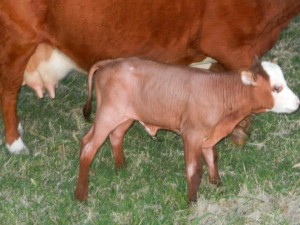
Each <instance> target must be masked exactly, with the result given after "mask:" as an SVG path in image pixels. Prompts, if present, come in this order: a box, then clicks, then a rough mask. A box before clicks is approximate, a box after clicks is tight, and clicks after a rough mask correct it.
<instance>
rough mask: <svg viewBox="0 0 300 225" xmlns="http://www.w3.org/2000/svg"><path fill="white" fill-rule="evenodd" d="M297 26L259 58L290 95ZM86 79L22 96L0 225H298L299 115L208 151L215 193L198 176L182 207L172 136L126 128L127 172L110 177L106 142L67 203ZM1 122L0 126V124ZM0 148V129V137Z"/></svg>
mask: <svg viewBox="0 0 300 225" xmlns="http://www.w3.org/2000/svg"><path fill="white" fill-rule="evenodd" d="M299 27H300V17H297V18H295V19H294V20H293V23H292V24H291V25H290V26H289V29H288V30H286V31H285V32H284V33H283V34H282V36H281V40H280V41H279V42H278V44H277V45H276V46H275V47H274V48H273V49H272V51H270V52H269V53H268V54H267V55H266V56H265V59H268V60H273V61H275V62H278V63H279V64H280V65H281V66H282V68H283V70H284V71H285V75H286V79H287V81H288V83H289V85H290V87H291V88H292V89H293V90H294V91H295V92H296V93H298V94H299V93H300V85H299V83H300V79H299V74H300V54H299V53H300V28H299ZM85 100H86V78H85V77H84V76H80V75H78V74H72V75H71V76H68V77H67V79H65V80H64V81H63V82H62V83H61V85H60V88H59V89H58V90H57V97H56V99H55V100H49V99H48V98H46V99H44V100H38V99H37V98H36V97H35V95H34V93H33V92H32V91H31V90H29V89H28V88H23V89H22V91H21V93H20V97H19V105H18V112H19V116H20V118H21V123H22V124H23V127H24V129H25V133H24V135H23V139H24V140H25V142H26V143H27V145H28V147H29V148H30V149H31V155H22V156H11V155H9V154H8V153H7V151H6V149H5V146H4V144H2V146H1V151H0V221H1V222H0V224H283V225H284V224H300V222H299V221H300V168H293V165H295V164H296V163H299V162H300V114H299V112H297V113H295V114H293V115H276V114H272V113H269V114H264V115H259V116H256V117H255V124H254V126H253V128H252V135H251V137H250V140H249V141H248V142H247V145H246V146H245V147H244V148H243V149H239V148H237V147H235V146H233V145H232V144H231V143H230V141H229V140H227V139H225V140H224V141H222V142H221V143H220V144H219V145H218V153H219V171H220V174H221V179H222V185H221V186H220V187H218V188H216V187H214V186H212V185H210V184H209V183H208V181H207V175H206V174H205V175H204V177H203V179H202V184H201V186H200V188H199V192H198V193H199V197H198V199H199V200H198V202H197V203H195V204H194V205H192V206H191V207H187V205H186V192H187V187H186V180H185V175H184V159H183V150H182V142H181V139H180V137H178V136H177V135H175V134H173V133H170V132H159V133H158V140H152V139H151V138H150V137H149V136H148V134H147V133H146V132H145V131H143V128H142V127H141V126H140V125H138V124H136V125H134V127H133V128H132V129H131V130H130V131H129V132H128V134H127V135H126V138H125V144H124V148H125V155H126V159H127V167H126V168H125V169H123V170H121V171H116V170H115V169H114V164H113V159H112V155H111V150H110V146H109V143H107V142H106V143H105V144H104V146H103V147H102V148H101V150H100V151H99V152H98V154H97V155H96V157H95V160H94V162H93V164H92V166H91V170H90V185H89V187H90V190H89V199H88V202H86V203H79V202H78V201H76V200H75V199H74V197H73V191H74V189H75V186H76V182H77V176H78V159H79V148H80V140H81V138H82V136H83V135H84V134H85V133H86V132H87V130H88V129H89V127H90V126H91V124H89V123H86V122H85V121H84V119H83V117H82V114H81V107H82V105H83V103H84V102H85ZM1 123H2V122H1ZM0 132H1V133H0V135H1V138H2V139H1V141H2V142H3V141H4V140H3V130H1V131H0Z"/></svg>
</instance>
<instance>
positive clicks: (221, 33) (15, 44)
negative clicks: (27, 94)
mask: <svg viewBox="0 0 300 225" xmlns="http://www.w3.org/2000/svg"><path fill="white" fill-rule="evenodd" d="M299 12H300V1H299V0H285V1H282V0H252V1H250V0H215V1H209V0H177V1H173V0H164V1H161V0H152V1H148V0H122V1H107V0H98V1H94V0H64V1H56V0H35V1H32V0H22V1H12V0H1V1H0V30H1V35H0V62H1V66H0V99H1V107H0V108H1V113H2V117H3V123H4V127H5V139H6V143H7V148H8V150H9V151H10V152H11V153H14V154H18V153H20V152H22V150H23V149H25V144H24V143H23V141H22V139H21V138H20V135H19V132H18V129H17V128H18V124H19V120H18V116H17V110H16V103H17V96H18V93H19V90H20V87H21V85H22V81H23V74H24V70H25V67H26V65H27V63H28V60H29V58H30V57H31V55H32V54H33V53H34V51H35V49H36V47H37V46H38V44H39V43H42V42H45V43H48V44H50V45H52V46H54V47H56V48H58V49H60V50H61V51H62V52H64V53H65V54H66V55H68V56H69V57H70V58H71V59H72V60H73V61H74V62H75V63H76V64H78V65H79V66H80V67H81V68H82V69H84V70H88V69H89V68H90V66H92V65H93V63H95V62H96V61H99V60H102V59H105V58H118V57H128V56H141V57H145V58H149V59H153V60H156V61H160V62H165V63H174V64H175V63H177V64H190V63H192V62H197V61H201V60H203V59H204V58H205V57H207V56H210V57H212V58H214V59H216V60H217V61H218V62H219V63H220V64H222V65H223V66H224V67H225V68H226V69H231V70H239V69H241V68H250V67H251V61H252V58H253V56H254V55H257V56H261V55H263V54H264V53H265V52H266V51H268V50H269V49H270V48H271V47H272V46H273V45H274V44H275V43H276V41H277V39H278V37H279V35H280V32H281V31H282V30H283V29H284V28H285V27H286V26H287V24H288V23H289V21H290V20H291V19H292V18H293V17H294V16H295V15H297V14H298V13H299Z"/></svg>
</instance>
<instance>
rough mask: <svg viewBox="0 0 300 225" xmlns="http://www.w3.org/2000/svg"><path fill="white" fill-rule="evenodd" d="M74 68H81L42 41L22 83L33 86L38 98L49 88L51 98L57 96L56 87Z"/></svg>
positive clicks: (29, 63) (27, 67)
mask: <svg viewBox="0 0 300 225" xmlns="http://www.w3.org/2000/svg"><path fill="white" fill-rule="evenodd" d="M72 70H80V69H79V68H78V67H77V66H76V64H75V63H74V62H73V61H72V60H70V58H69V57H67V56H66V55H65V54H63V53H62V52H60V51H59V50H58V49H56V48H53V47H52V46H50V45H48V44H45V43H41V44H39V45H38V46H37V48H36V50H35V52H34V54H33V55H32V56H31V58H30V59H29V61H28V63H27V65H26V68H25V72H24V80H23V84H22V85H27V86H29V87H30V88H32V89H33V90H34V91H35V92H36V95H37V97H38V98H43V97H44V91H45V90H47V92H48V95H49V96H50V98H55V88H56V86H57V85H58V83H59V81H60V80H62V79H64V78H65V77H66V76H67V75H68V73H69V72H70V71H72Z"/></svg>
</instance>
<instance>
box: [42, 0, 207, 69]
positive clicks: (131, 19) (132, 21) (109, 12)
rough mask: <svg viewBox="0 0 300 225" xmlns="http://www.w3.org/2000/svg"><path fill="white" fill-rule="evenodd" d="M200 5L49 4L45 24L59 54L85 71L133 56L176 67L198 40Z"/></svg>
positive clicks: (196, 1)
mask: <svg viewBox="0 0 300 225" xmlns="http://www.w3.org/2000/svg"><path fill="white" fill-rule="evenodd" d="M201 1H202V0H193V1H186V0H184V1H176V2H174V1H171V0H166V1H160V0H153V1H141V0H124V1H106V0H100V1H94V0H86V1H81V0H65V1H49V3H48V4H49V5H48V13H47V23H48V29H49V33H52V34H54V35H55V37H54V36H53V37H52V40H53V41H56V43H55V44H56V45H57V46H58V48H61V49H62V50H63V51H65V52H66V53H69V54H70V55H71V57H73V58H75V61H77V62H79V64H80V65H81V66H82V67H83V68H86V69H87V68H88V67H89V66H91V65H92V64H93V63H94V62H95V61H98V60H100V59H104V58H117V57H128V56H133V55H137V56H144V57H147V58H153V59H156V60H158V61H164V62H173V61H176V60H179V59H180V57H182V56H185V55H186V54H187V51H188V47H189V46H188V45H191V43H192V41H193V40H194V39H195V36H196V33H197V31H198V29H199V18H200V17H201V8H202V7H201ZM66 9H68V10H66ZM124 43H126V44H124ZM95 46H96V47H95ZM83 55H84V56H90V57H82V56H83Z"/></svg>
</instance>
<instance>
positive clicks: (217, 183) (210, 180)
mask: <svg viewBox="0 0 300 225" xmlns="http://www.w3.org/2000/svg"><path fill="white" fill-rule="evenodd" d="M209 183H211V184H213V185H216V186H217V187H218V186H220V185H221V179H220V178H214V179H209Z"/></svg>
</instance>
